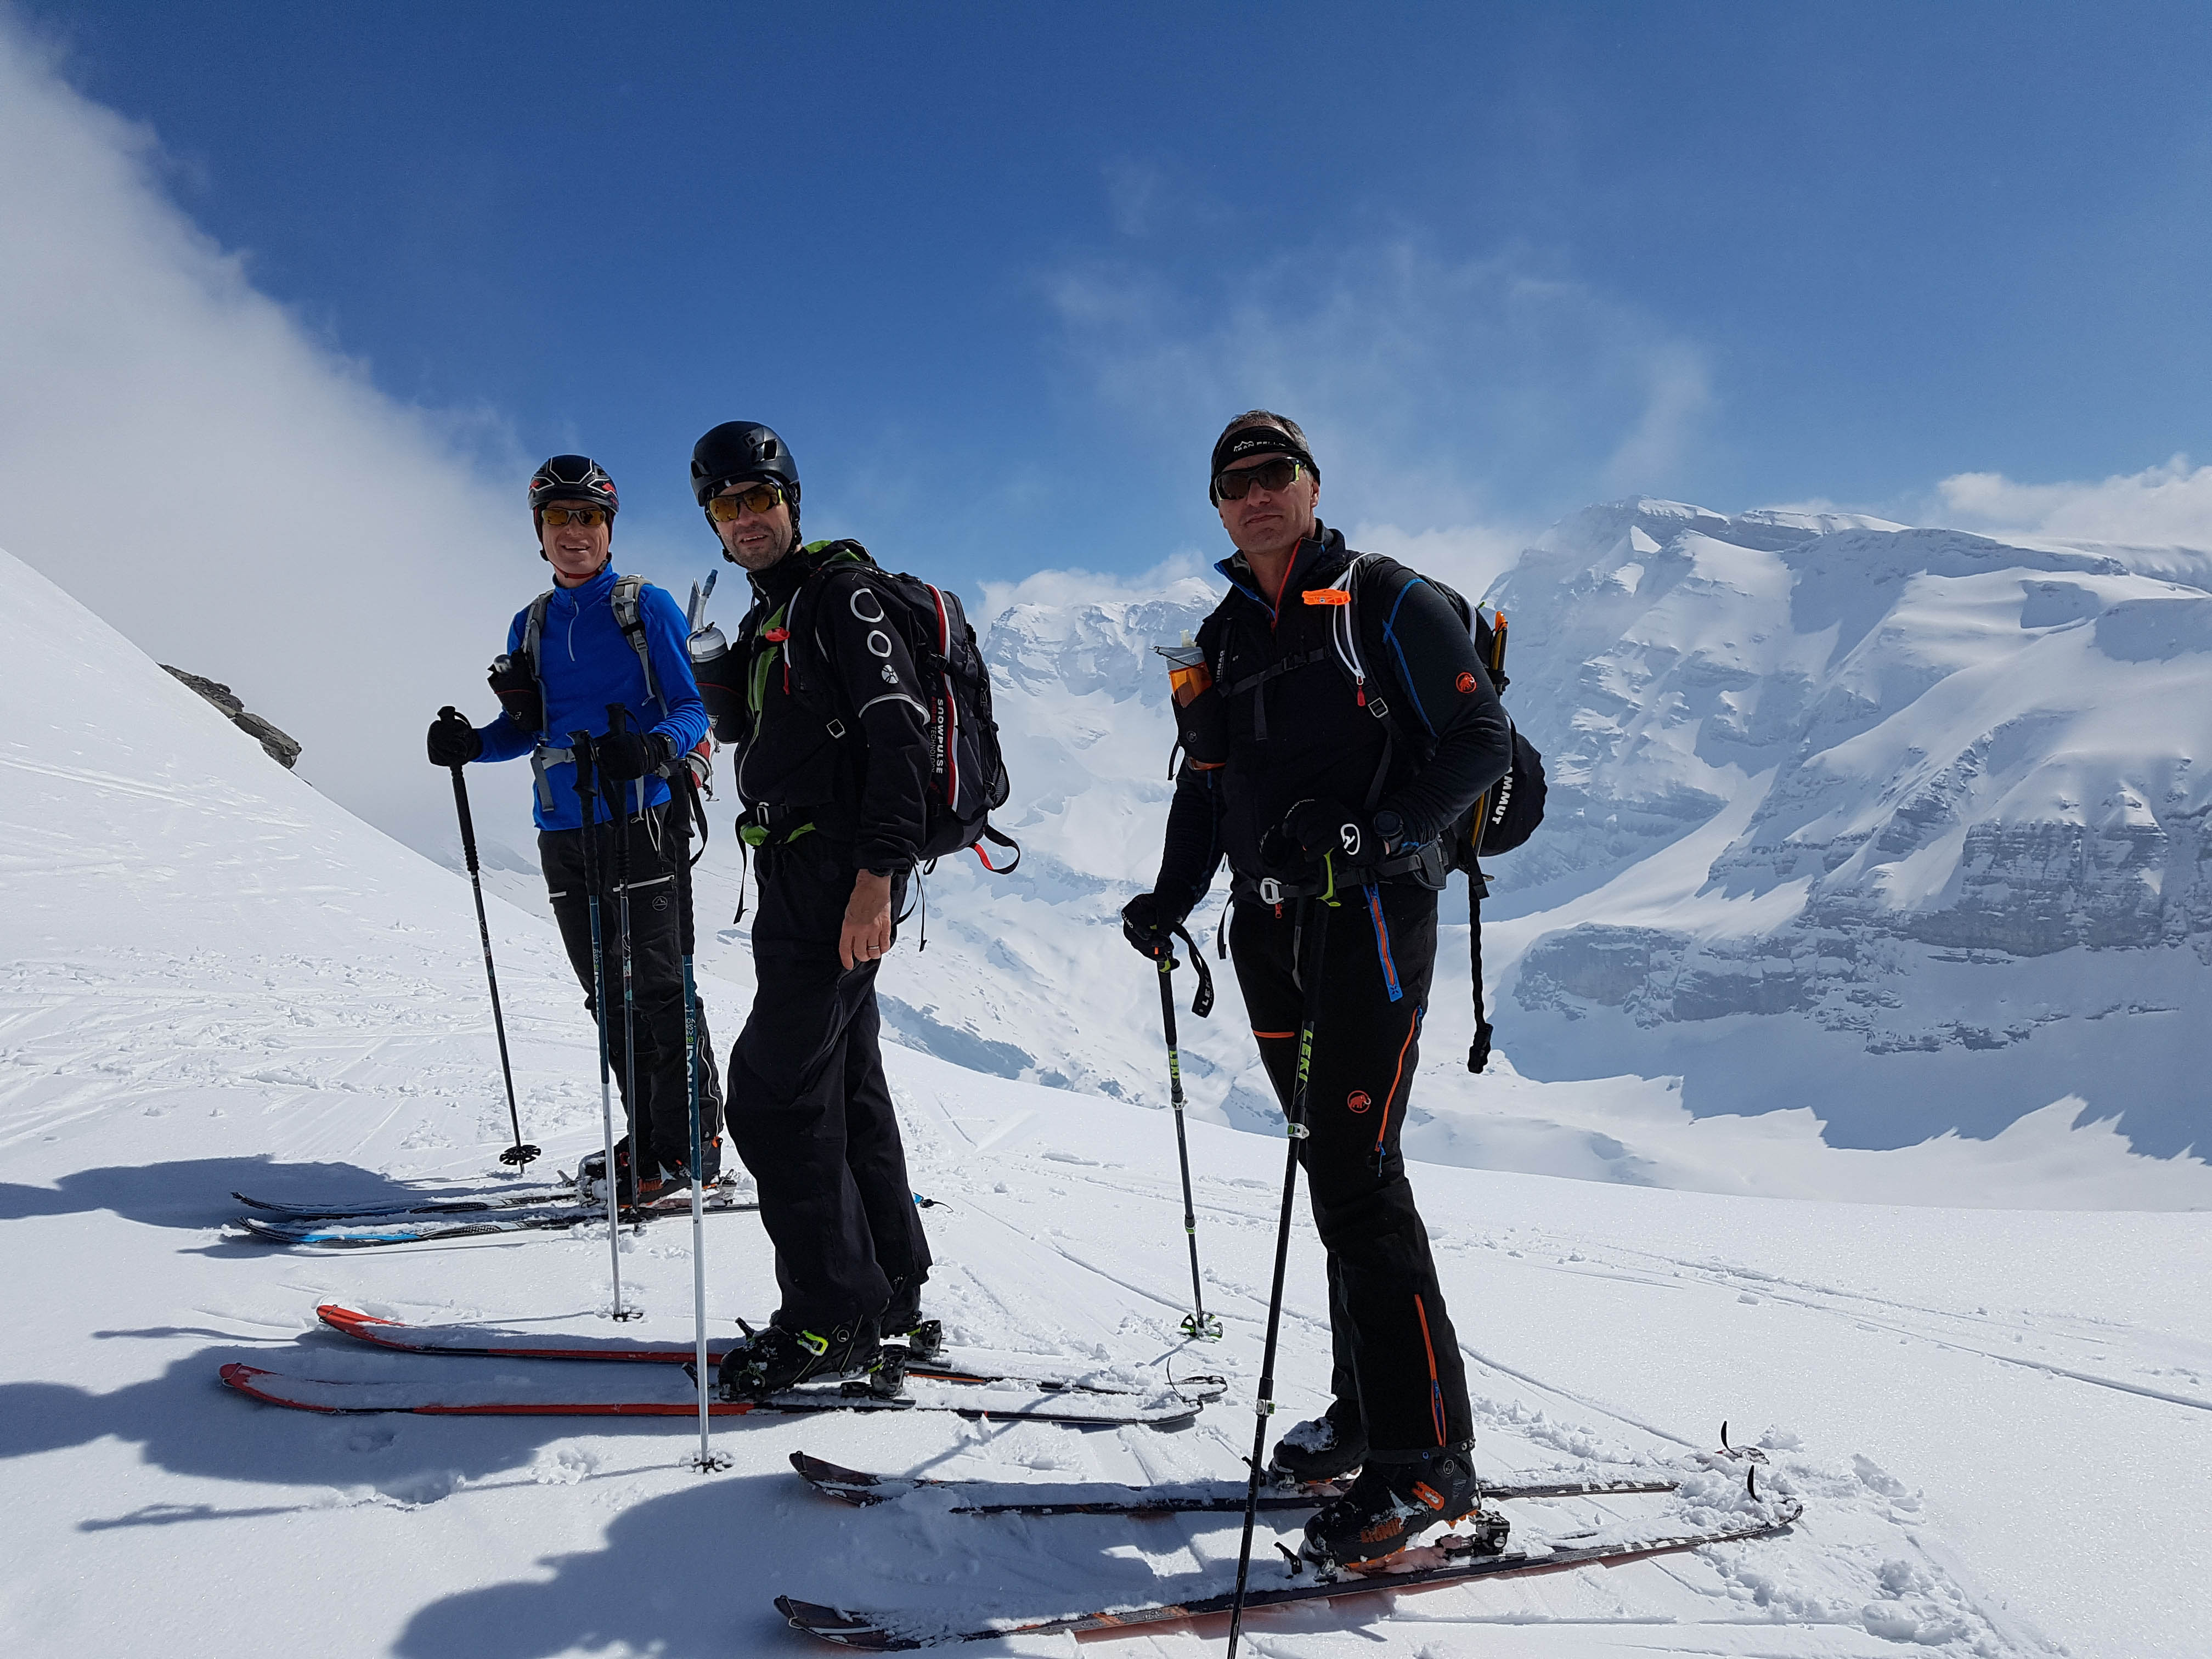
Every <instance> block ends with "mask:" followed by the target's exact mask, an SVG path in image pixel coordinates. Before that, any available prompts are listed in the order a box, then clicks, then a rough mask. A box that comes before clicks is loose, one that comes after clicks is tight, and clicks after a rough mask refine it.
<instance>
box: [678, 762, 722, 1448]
mask: <svg viewBox="0 0 2212 1659" xmlns="http://www.w3.org/2000/svg"><path fill="white" fill-rule="evenodd" d="M671 784H672V785H673V786H675V787H673V788H671V791H670V800H669V804H670V805H671V806H673V807H675V808H676V824H677V828H676V930H677V939H678V943H679V944H680V945H681V947H682V950H683V953H684V1100H685V1103H686V1105H687V1106H688V1107H689V1108H690V1113H691V1319H692V1341H693V1354H692V1362H691V1363H692V1369H693V1370H695V1371H696V1372H697V1373H698V1376H699V1456H698V1460H697V1462H696V1464H695V1465H694V1467H695V1468H697V1469H698V1471H699V1472H700V1473H701V1474H711V1473H713V1472H714V1470H716V1469H726V1468H729V1467H730V1460H729V1459H728V1458H726V1457H718V1456H716V1455H714V1445H713V1443H712V1442H711V1440H710V1439H709V1438H708V1433H709V1431H708V1424H709V1422H710V1421H711V1420H712V1413H710V1412H709V1411H708V1404H707V1400H708V1386H709V1385H708V1380H707V1226H706V1213H707V1186H706V1167H707V1165H706V1157H707V1148H706V1135H705V1133H704V1132H703V1130H702V1127H701V1125H700V1122H699V985H698V981H697V980H696V979H695V978H694V977H693V975H692V963H691V957H692V952H693V951H694V948H695V946H696V934H695V933H694V931H693V928H692V926H691V815H692V813H693V812H695V811H698V810H699V806H698V799H697V796H696V794H695V793H694V791H696V789H697V787H698V784H697V781H696V780H695V779H694V778H693V777H692V775H691V767H690V763H689V762H688V761H679V762H678V764H677V769H676V775H675V777H674V778H673V779H671ZM678 788H680V789H681V790H682V792H683V793H681V795H678V793H676V790H677V789H678Z"/></svg>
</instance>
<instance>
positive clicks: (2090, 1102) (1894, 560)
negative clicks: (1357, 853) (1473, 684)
mask: <svg viewBox="0 0 2212 1659" xmlns="http://www.w3.org/2000/svg"><path fill="white" fill-rule="evenodd" d="M1491 597H1492V599H1493V600H1494V601H1495V602H1496V603H1497V604H1498V605H1502V606H1503V607H1504V609H1505V610H1506V611H1507V612H1508V614H1509V615H1510V617H1511V618H1512V620H1513V622H1514V623H1515V625H1516V626H1515V629H1514V636H1515V641H1516V647H1515V662H1514V664H1513V672H1514V685H1513V688H1512V691H1511V703H1512V707H1513V708H1514V710H1515V712H1516V716H1517V718H1518V719H1519V720H1521V721H1522V724H1523V726H1526V727H1527V729H1528V732H1530V734H1531V735H1532V737H1534V738H1535V739H1536V741H1537V742H1538V743H1539V744H1540V745H1541V746H1542V747H1543V748H1544V749H1545V750H1547V754H1548V755H1549V756H1550V757H1551V763H1552V793H1551V815H1550V817H1549V819H1548V820H1547V824H1546V827H1545V829H1544V832H1543V834H1542V836H1541V838H1540V839H1539V840H1538V841H1535V842H1531V843H1530V845H1529V846H1528V848H1525V849H1523V851H1522V852H1520V853H1516V854H1514V855H1512V856H1511V857H1510V858H1508V859H1501V860H1498V878H1499V888H1500V890H1501V892H1502V893H1503V894H1504V895H1506V896H1508V898H1507V902H1505V903H1503V904H1500V905H1499V906H1498V910H1499V912H1500V913H1501V914H1507V915H1510V914H1511V911H1512V910H1513V909H1515V908H1518V909H1520V910H1522V912H1524V915H1523V916H1522V920H1521V921H1519V922H1518V923H1517V924H1515V925H1509V926H1505V927H1498V928H1497V929H1496V930H1495V933H1494V934H1493V938H1494V939H1496V940H1497V945H1496V947H1495V950H1496V955H1495V957H1494V958H1493V961H1494V967H1495V969H1496V970H1497V971H1498V972H1499V973H1500V974H1501V975H1502V977H1503V979H1504V985H1505V987H1506V988H1505V997H1506V1001H1507V1004H1508V1006H1509V1008H1510V1031H1511V1033H1512V1043H1513V1053H1514V1057H1515V1060H1516V1063H1517V1064H1518V1065H1519V1066H1520V1067H1521V1068H1522V1070H1523V1071H1524V1072H1526V1073H1530V1074H1531V1075H1534V1076H1538V1077H1543V1078H1547V1079H1558V1078H1573V1077H1585V1078H1587V1077H1601V1076H1605V1075H1607V1074H1608V1073H1616V1072H1620V1071H1626V1070H1633V1071H1637V1072H1640V1073H1644V1074H1646V1075H1650V1074H1652V1073H1677V1074H1680V1076H1681V1077H1682V1078H1683V1079H1684V1085H1683V1094H1684V1099H1685V1102H1686V1104H1687V1105H1688V1107H1689V1108H1690V1109H1691V1110H1692V1111H1694V1112H1698V1113H1700V1114H1706V1113H1717V1112H1759V1111H1762V1110H1765V1109H1768V1108H1770V1107H1771V1106H1773V1105H1775V1104H1776V1103H1789V1104H1791V1105H1808V1106H1810V1107H1812V1108H1813V1109H1814V1110H1815V1111H1817V1112H1818V1113H1819V1115H1820V1116H1821V1117H1822V1118H1823V1119H1825V1120H1826V1122H1827V1124H1828V1138H1829V1139H1831V1140H1832V1142H1835V1143H1837V1144H1840V1145H1845V1146H1900V1145H1904V1144H1906V1143H1908V1142H1911V1141H1913V1140H1917V1139H1921V1138H1922V1137H1924V1136H1926V1135H1928V1134H1929V1133H1934V1132H1938V1131H1942V1130H1947V1129H1956V1130H1959V1131H1962V1132H1964V1133H1968V1134H1973V1135H1980V1136H1989V1135H1993V1134H1996V1133H1998V1132H1999V1131H2001V1130H2002V1129H2003V1128H2005V1127H2007V1126H2008V1125H2009V1124H2011V1123H2013V1122H2015V1121H2016V1120H2018V1119H2020V1118H2021V1117H2022V1116H2023V1115H2026V1114H2027V1113H2028V1112H2030V1111H2033V1110H2034V1109H2038V1108H2040V1107H2043V1106H2045V1104H2047V1103H2051V1102H2053V1101H2056V1100H2059V1099H2061V1098H2063V1097H2072V1098H2074V1099H2075V1100H2076V1101H2078V1102H2081V1103H2086V1110H2085V1115H2087V1116H2091V1117H2111V1116H2117V1117H2118V1119H2119V1127H2120V1129H2121V1130H2122V1132H2123V1133H2125V1134H2126V1135H2127V1136H2128V1137H2129V1138H2130V1140H2131V1141H2132V1143H2133V1144H2134V1145H2135V1146H2136V1148H2137V1149H2138V1150H2140V1151H2143V1152H2152V1153H2156V1154H2160V1155H2170V1154H2172V1153H2175V1152H2181V1151H2183V1150H2184V1149H2185V1148H2188V1147H2190V1146H2192V1145H2194V1146H2197V1147H2198V1148H2200V1149H2202V1148H2203V1147H2204V1146H2206V1145H2207V1144H2208V1143H2212V1133H2208V1129H2212V1098H2208V1096H2207V1093H2206V1091H2205V1088H2204V1085H2203V1075H2202V1069H2201V1064H2200V1062H2199V1060H2198V1054H2199V1051H2200V1048H2201V1044H2200V1043H2199V1042H2198V1041H2197V1036H2196V1034H2197V1031H2198V1030H2201V1028H2202V1026H2203V1023H2204V1021H2205V1019H2206V1018H2207V1017H2208V1016H2212V837H2208V836H2207V834H2206V825H2207V813H2208V810H2212V777H2208V775H2206V772H2205V769H2203V768H2202V767H2200V766H2199V765H2198V764H2197V762H2198V760H2199V759H2201V758H2203V757H2208V756H2212V556H2208V555H2204V554H2193V553H2190V552H2187V551H2186V550H2171V549H2168V550H2155V551H2153V552H2146V551H2143V550H2129V549H2087V548H2057V547H2017V546H2008V545H2006V544H2001V543H1998V542H1994V541H1990V540H1988V539H1986V538H1981V537H1977V536H1970V535H1965V534H1962V533H1960V532H1953V531H1944V530H1907V529H1904V528H1901V527H1899V526H1888V525H1882V524H1880V523H1878V522H1875V521H1872V520H1839V519H1837V518H1833V517H1828V518H1817V519H1816V518H1811V517H1807V516H1803V515H1797V514H1789V513H1747V514H1744V515H1741V516H1740V517H1737V518H1734V519H1723V518H1720V517H1718V516H1717V515H1716V514H1713V513H1705V512H1703V511H1701V510H1700V509H1698V508H1695V507H1683V506H1680V505H1679V504H1677V503H1673V502H1666V501H1631V502H1623V503H1618V504H1615V505H1613V506H1611V507H1594V508H1591V509H1589V510H1588V511H1587V512H1585V513H1582V514H1580V515H1578V516H1577V517H1576V518H1574V519H1571V520H1568V521H1566V522H1565V523H1564V524H1562V525H1561V526H1558V527H1557V528H1556V529H1555V530H1553V532H1551V533H1550V534H1549V535H1548V536H1547V538H1545V540H1544V541H1543V543H1542V544H1540V545H1539V546H1538V547H1536V548H1534V549H1532V550H1530V551H1529V552H1528V554H1527V555H1525V556H1523V558H1522V562H1521V563H1520V564H1519V565H1518V566H1517V567H1516V568H1515V569H1514V570H1513V571H1511V572H1510V574H1507V575H1506V576H1505V577H1504V578H1502V579H1501V580H1500V581H1499V582H1498V584H1497V586H1495V588H1494V589H1493V590H1492V595H1491Z"/></svg>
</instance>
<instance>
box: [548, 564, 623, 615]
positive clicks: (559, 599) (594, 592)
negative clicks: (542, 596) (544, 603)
mask: <svg viewBox="0 0 2212 1659" xmlns="http://www.w3.org/2000/svg"><path fill="white" fill-rule="evenodd" d="M616 580H617V575H616V572H615V562H614V560H613V559H612V558H609V559H608V561H607V562H605V564H603V565H601V566H600V567H599V574H598V575H596V576H594V577H592V579H591V580H589V581H587V582H584V583H581V584H580V585H579V586H574V587H563V586H561V585H560V584H559V583H558V582H556V583H555V584H554V585H553V603H554V604H556V605H573V606H574V607H575V608H576V609H578V610H581V609H583V608H584V607H585V606H586V605H596V604H597V603H598V602H599V601H600V600H601V599H605V598H606V597H607V595H608V594H610V593H611V592H614V591H615V582H616Z"/></svg>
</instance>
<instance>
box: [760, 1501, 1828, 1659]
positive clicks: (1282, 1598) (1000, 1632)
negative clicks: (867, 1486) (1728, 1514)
mask: <svg viewBox="0 0 2212 1659" xmlns="http://www.w3.org/2000/svg"><path fill="white" fill-rule="evenodd" d="M1237 1507H1238V1508H1239V1509H1242V1508H1243V1503H1242V1501H1241V1499H1240V1501H1239V1503H1238V1504H1237ZM1801 1513H1802V1510H1801V1507H1800V1506H1799V1505H1798V1504H1795V1503H1790V1504H1784V1505H1782V1506H1781V1507H1780V1508H1779V1509H1778V1510H1777V1511H1776V1513H1775V1515H1774V1516H1773V1517H1772V1518H1763V1519H1755V1520H1746V1521H1742V1522H1737V1523H1736V1524H1735V1525H1732V1526H1722V1527H1713V1528H1705V1529H1703V1530H1700V1531H1694V1532H1682V1533H1674V1534H1669V1535H1667V1536H1664V1537H1656V1538H1645V1539H1638V1540H1633V1541H1629V1542H1626V1543H1621V1544H1597V1545H1590V1546H1588V1547H1579V1548H1572V1549H1555V1550H1547V1551H1543V1552H1541V1553H1528V1552H1525V1551H1519V1550H1509V1551H1507V1552H1505V1553H1503V1554H1499V1555H1480V1554H1475V1553H1472V1552H1471V1551H1468V1550H1467V1549H1465V1548H1464V1547H1463V1546H1464V1544H1465V1542H1466V1541H1464V1540H1461V1539H1456V1538H1455V1537H1452V1536H1447V1537H1445V1538H1443V1539H1441V1540H1438V1541H1436V1542H1434V1543H1431V1544H1426V1545H1421V1546H1417V1547H1414V1548H1413V1549H1410V1550H1407V1551H1404V1552H1402V1553H1400V1554H1399V1555H1396V1556H1394V1557H1392V1558H1391V1559H1390V1561H1389V1564H1388V1565H1383V1564H1379V1563H1378V1564H1376V1569H1377V1570H1375V1571H1368V1572H1364V1573H1355V1572H1349V1571H1347V1572H1346V1573H1344V1574H1342V1575H1340V1576H1339V1577H1334V1578H1328V1579H1311V1578H1300V1577H1295V1576H1294V1577H1291V1579H1290V1580H1289V1581H1288V1582H1285V1583H1276V1584H1267V1585H1256V1586H1254V1587H1253V1588H1251V1589H1248V1590H1247V1591H1246V1593H1245V1596H1244V1606H1245V1607H1246V1608H1247V1609H1248V1610H1249V1609H1251V1608H1255V1607H1281V1606H1284V1605H1285V1604H1287V1603H1289V1602H1292V1601H1335V1600H1337V1599H1339V1598H1340V1597H1343V1596H1347V1595H1375V1594H1376V1593H1378V1592H1388V1591H1396V1590H1409V1589H1427V1588H1430V1587H1431V1586H1435V1585H1443V1584H1463V1583H1473V1582H1474V1581H1475V1580H1477V1579H1481V1578H1513V1577H1534V1575H1536V1574H1539V1573H1547V1572H1568V1571H1574V1570H1576V1569H1577V1568H1581V1567H1600V1566H1603V1567H1612V1566H1620V1565H1626V1563H1629V1562H1632V1561H1646V1560H1650V1559H1653V1558H1655V1557H1657V1556H1662V1555H1676V1554H1680V1553H1684V1552H1686V1551H1689V1550H1694V1549H1702V1548H1704V1547H1706V1546H1708V1545H1712V1544H1736V1543H1745V1542H1748V1541H1752V1540H1753V1539H1760V1538H1771V1537H1774V1536H1776V1535H1777V1534H1781V1533H1784V1532H1787V1531H1788V1530H1789V1529H1790V1526H1791V1524H1792V1523H1793V1522H1796V1519H1797V1517H1798V1516H1799V1515H1800V1514H1801ZM1455 1544H1456V1545H1459V1546H1462V1547H1457V1548H1455ZM1234 1596H1235V1592H1234V1590H1231V1589H1224V1590H1219V1591H1217V1592H1216V1593H1214V1594H1212V1595H1205V1596H1199V1597H1196V1598H1194V1599H1193V1600H1191V1601H1176V1602H1165V1601H1162V1602H1152V1603H1150V1604H1148V1605H1144V1606H1139V1607H1116V1608H1113V1609H1110V1610H1109V1609H1101V1610H1099V1611H1097V1612H1093V1613H1066V1614H1061V1615H1060V1616H1057V1617H1054V1618H1049V1619H1036V1620H1026V1621H1024V1620H1006V1622H1004V1623H1002V1624H997V1625H985V1626H961V1625H959V1624H956V1623H953V1622H951V1621H950V1620H947V1619H946V1618H945V1616H944V1615H942V1614H937V1613H911V1612H909V1613H854V1612H848V1611H847V1610H846V1609H844V1608H842V1607H824V1606H823V1605H821V1604H819V1603H817V1602H813V1601H797V1600H794V1599H793V1598H792V1597H791V1596H788V1595H779V1596H778V1597H776V1601H775V1607H776V1611H777V1612H779V1613H781V1614H783V1616H784V1617H785V1618H786V1619H787V1620H790V1621H791V1623H792V1625H793V1627H794V1628H796V1629H799V1630H803V1631H805V1632H807V1634H809V1635H810V1636H818V1637H820V1638H822V1639H823V1640H824V1641H826V1642H835V1643H836V1644H838V1645H839V1646H841V1647H848V1648H859V1649H862V1650H866V1651H869V1652H886V1651H892V1650H902V1649H908V1648H927V1647H937V1646H940V1645H944V1644H950V1643H955V1642H986V1641H992V1640H994V1639H996V1638H1001V1637H1007V1636H1045V1635H1053V1634H1056V1633H1059V1632H1075V1633H1080V1632H1085V1631H1099V1630H1123V1629H1127V1628H1128V1627H1130V1626H1137V1625H1180V1624H1187V1623H1189V1622H1191V1621H1192V1620H1199V1619H1204V1618H1206V1617H1208V1616H1210V1615H1212V1614H1217V1613H1227V1612H1228V1611H1229V1608H1230V1603H1231V1601H1232V1600H1233V1599H1234Z"/></svg>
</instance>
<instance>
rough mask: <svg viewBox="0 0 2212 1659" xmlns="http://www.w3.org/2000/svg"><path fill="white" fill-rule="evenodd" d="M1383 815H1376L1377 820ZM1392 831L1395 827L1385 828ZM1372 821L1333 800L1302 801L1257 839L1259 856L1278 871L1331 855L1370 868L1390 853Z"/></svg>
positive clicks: (1315, 861)
mask: <svg viewBox="0 0 2212 1659" xmlns="http://www.w3.org/2000/svg"><path fill="white" fill-rule="evenodd" d="M1384 816H1385V815H1384V814H1382V813H1377V814H1376V817H1384ZM1388 827H1389V828H1393V829H1395V823H1393V824H1391V825H1389V826H1388ZM1384 840H1385V836H1384V835H1383V831H1382V829H1378V828H1377V826H1376V822H1375V818H1370V817H1368V815H1367V814H1366V813H1364V812H1358V811H1353V810H1352V808H1351V807H1349V806H1346V805H1343V804H1342V803H1340V802H1338V801H1333V800H1302V801H1300V802H1299V803H1298V804H1297V805H1296V806H1293V807H1292V808H1291V810H1290V811H1287V812H1285V813H1284V814H1283V821H1282V823H1279V824H1278V825H1276V827H1275V828H1273V829H1270V830H1269V831H1268V832H1267V834H1266V835H1265V836H1261V839H1260V856H1261V859H1262V860H1265V861H1266V862H1267V863H1268V864H1270V865H1273V866H1275V867H1277V868H1279V869H1280V868H1285V867H1288V866H1293V865H1297V864H1318V863H1319V862H1320V861H1321V860H1322V856H1323V855H1324V854H1335V855H1336V856H1337V857H1338V858H1340V859H1341V860H1344V861H1345V862H1346V863H1347V864H1372V863H1374V862H1375V861H1376V860H1377V859H1380V858H1381V857H1383V854H1385V853H1386V852H1387V851H1389V848H1387V847H1385V846H1384V844H1383V843H1384Z"/></svg>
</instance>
